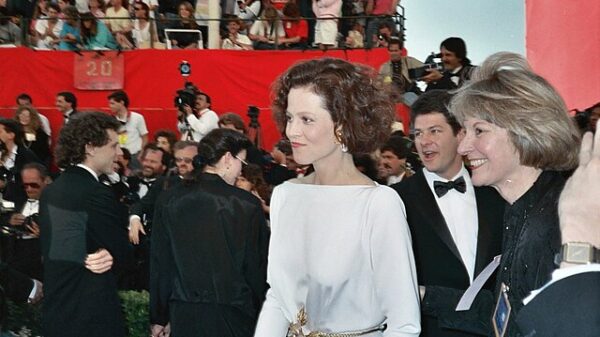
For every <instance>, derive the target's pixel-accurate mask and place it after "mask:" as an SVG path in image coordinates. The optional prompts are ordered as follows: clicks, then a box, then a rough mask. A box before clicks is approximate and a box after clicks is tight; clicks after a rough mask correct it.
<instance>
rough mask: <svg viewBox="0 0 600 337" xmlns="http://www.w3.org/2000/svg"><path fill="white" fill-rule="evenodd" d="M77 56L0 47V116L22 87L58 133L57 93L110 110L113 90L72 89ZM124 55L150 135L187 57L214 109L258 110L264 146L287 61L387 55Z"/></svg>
mask: <svg viewBox="0 0 600 337" xmlns="http://www.w3.org/2000/svg"><path fill="white" fill-rule="evenodd" d="M75 55H76V54H74V53H72V52H48V51H34V50H30V49H26V48H12V49H2V50H0V78H1V82H0V83H1V90H0V114H1V115H3V116H12V114H13V108H14V105H15V97H16V96H17V95H18V94H20V93H22V92H27V93H28V94H29V95H31V96H32V98H33V103H34V106H35V107H37V108H38V109H39V110H40V111H41V112H42V113H43V114H44V115H46V116H47V117H48V118H49V119H50V122H51V124H52V126H53V127H52V129H53V138H55V137H56V134H57V133H58V132H57V131H58V130H59V128H60V126H61V124H62V116H61V114H60V113H59V112H58V111H56V109H55V108H54V100H55V95H56V93H58V92H60V91H72V92H74V93H75V95H76V96H77V98H78V106H79V110H89V109H96V110H98V109H99V108H101V109H103V110H104V111H107V107H108V101H107V98H106V97H107V95H108V94H109V93H110V92H111V91H80V90H76V89H75V88H74V86H73V69H74V65H73V60H74V56H75ZM124 56H125V83H124V90H125V91H126V92H127V94H128V95H129V98H130V101H131V102H130V108H131V110H133V111H137V112H140V113H142V114H143V115H144V116H145V118H146V123H147V125H148V128H149V130H150V134H152V133H153V132H154V131H155V130H157V129H159V128H170V129H175V125H176V114H175V109H174V107H173V98H174V95H175V92H176V90H178V89H180V88H181V87H182V86H183V83H184V80H183V78H182V77H181V76H180V74H179V64H180V62H181V61H183V60H185V61H188V62H189V63H190V64H191V66H192V74H191V76H190V77H189V78H188V79H189V80H190V81H192V82H194V84H196V85H197V86H198V87H199V88H200V89H201V90H202V91H205V92H207V93H208V94H209V95H210V96H211V98H212V103H213V109H214V110H215V111H216V112H217V113H219V114H223V113H226V112H235V113H238V114H240V115H242V116H243V117H244V118H245V119H246V120H247V117H246V111H247V108H248V105H254V106H257V107H259V108H260V110H261V114H260V118H259V120H260V123H261V125H262V129H263V136H264V138H263V144H264V147H265V149H267V150H270V149H271V146H272V144H273V143H275V142H276V141H277V140H278V139H279V133H278V132H277V130H276V128H275V126H274V124H273V122H272V121H271V111H270V110H269V106H270V99H269V96H270V88H271V84H272V82H273V81H274V79H275V78H276V77H277V76H278V75H279V74H281V73H282V72H283V71H284V70H285V69H287V68H288V67H289V66H290V65H291V64H294V63H295V62H297V61H299V60H302V59H309V58H317V57H323V56H329V57H338V58H344V59H347V60H350V61H354V62H360V63H364V64H368V65H371V66H374V67H379V65H380V64H382V63H383V62H385V61H386V60H387V59H388V55H387V51H386V50H385V49H373V50H370V51H365V50H349V51H346V52H344V51H329V52H327V53H323V52H321V51H306V52H293V51H274V52H269V51H260V52H252V51H225V50H197V51H177V50H171V51H161V50H139V51H131V52H126V53H124Z"/></svg>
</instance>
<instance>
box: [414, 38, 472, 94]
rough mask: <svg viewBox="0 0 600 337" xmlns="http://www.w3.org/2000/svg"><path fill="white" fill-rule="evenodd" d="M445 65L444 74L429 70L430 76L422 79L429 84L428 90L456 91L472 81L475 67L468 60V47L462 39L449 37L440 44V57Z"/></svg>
mask: <svg viewBox="0 0 600 337" xmlns="http://www.w3.org/2000/svg"><path fill="white" fill-rule="evenodd" d="M439 56H440V57H441V59H442V63H443V64H444V72H443V73H441V72H439V71H438V70H437V69H431V70H429V74H427V75H426V76H424V77H423V78H422V80H423V81H425V82H427V84H428V85H427V90H432V89H447V90H450V89H456V88H459V87H461V86H462V85H463V84H464V83H465V81H468V80H470V79H471V74H472V73H473V69H475V67H474V66H473V65H471V60H469V59H468V58H467V45H466V44H465V41H463V39H461V38H460V37H449V38H447V39H445V40H444V41H442V43H441V44H440V55H439Z"/></svg>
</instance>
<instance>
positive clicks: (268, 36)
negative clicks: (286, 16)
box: [248, 7, 285, 50]
mask: <svg viewBox="0 0 600 337" xmlns="http://www.w3.org/2000/svg"><path fill="white" fill-rule="evenodd" d="M248 36H249V37H250V40H252V41H253V43H254V49H263V50H264V49H275V41H278V40H279V39H281V38H284V37H285V30H284V28H283V24H282V23H281V20H279V14H278V13H277V10H276V9H275V8H274V7H267V8H265V10H264V11H263V14H262V15H261V20H257V21H255V22H254V24H252V27H250V33H249V34H248Z"/></svg>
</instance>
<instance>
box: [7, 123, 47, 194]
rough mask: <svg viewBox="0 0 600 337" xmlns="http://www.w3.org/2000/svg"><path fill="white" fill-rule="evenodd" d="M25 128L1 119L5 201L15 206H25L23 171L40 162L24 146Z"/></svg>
mask: <svg viewBox="0 0 600 337" xmlns="http://www.w3.org/2000/svg"><path fill="white" fill-rule="evenodd" d="M24 139H25V136H24V133H23V127H22V126H21V124H19V122H17V121H15V120H13V119H7V118H0V143H1V144H3V145H4V148H5V149H3V151H6V152H7V153H6V155H3V156H2V158H3V159H2V162H1V165H0V166H1V167H3V168H2V169H1V171H3V172H2V175H3V177H0V180H2V181H3V183H4V191H3V195H2V197H3V199H4V200H9V201H11V202H13V203H15V204H23V203H24V202H25V200H27V195H26V194H25V190H24V189H23V185H22V184H21V183H22V182H21V174H20V172H21V170H22V169H23V167H24V166H25V165H26V164H28V163H31V162H39V161H40V160H39V159H38V157H37V156H36V155H35V154H34V153H33V152H32V151H30V150H29V149H28V148H27V147H25V145H24Z"/></svg>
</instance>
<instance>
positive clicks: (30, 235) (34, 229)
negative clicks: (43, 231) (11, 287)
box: [2, 163, 50, 280]
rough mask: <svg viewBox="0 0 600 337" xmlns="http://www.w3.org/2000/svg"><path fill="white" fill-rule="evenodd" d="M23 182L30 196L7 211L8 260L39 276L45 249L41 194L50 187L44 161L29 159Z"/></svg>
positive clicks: (5, 244) (5, 245)
mask: <svg viewBox="0 0 600 337" xmlns="http://www.w3.org/2000/svg"><path fill="white" fill-rule="evenodd" d="M21 179H22V181H23V183H22V185H23V188H24V189H25V193H26V194H27V200H26V201H24V202H19V203H18V204H16V205H15V208H14V209H15V212H9V213H7V214H6V215H5V216H6V219H7V223H8V230H9V232H10V233H12V235H11V236H10V238H5V240H4V242H3V243H4V244H3V245H2V246H3V249H4V251H3V254H4V259H3V260H4V262H6V263H7V264H8V265H9V266H10V267H12V268H13V269H15V270H17V271H19V272H21V273H23V274H25V275H27V276H29V277H31V278H33V279H36V280H41V279H42V253H41V251H40V242H39V237H40V228H39V226H38V223H37V222H38V221H37V218H38V213H39V204H40V196H41V195H42V191H43V190H44V188H46V185H47V184H48V181H49V180H50V179H49V177H48V173H47V171H46V168H45V167H44V166H43V165H42V164H38V163H29V164H27V165H25V166H24V167H23V170H21Z"/></svg>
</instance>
